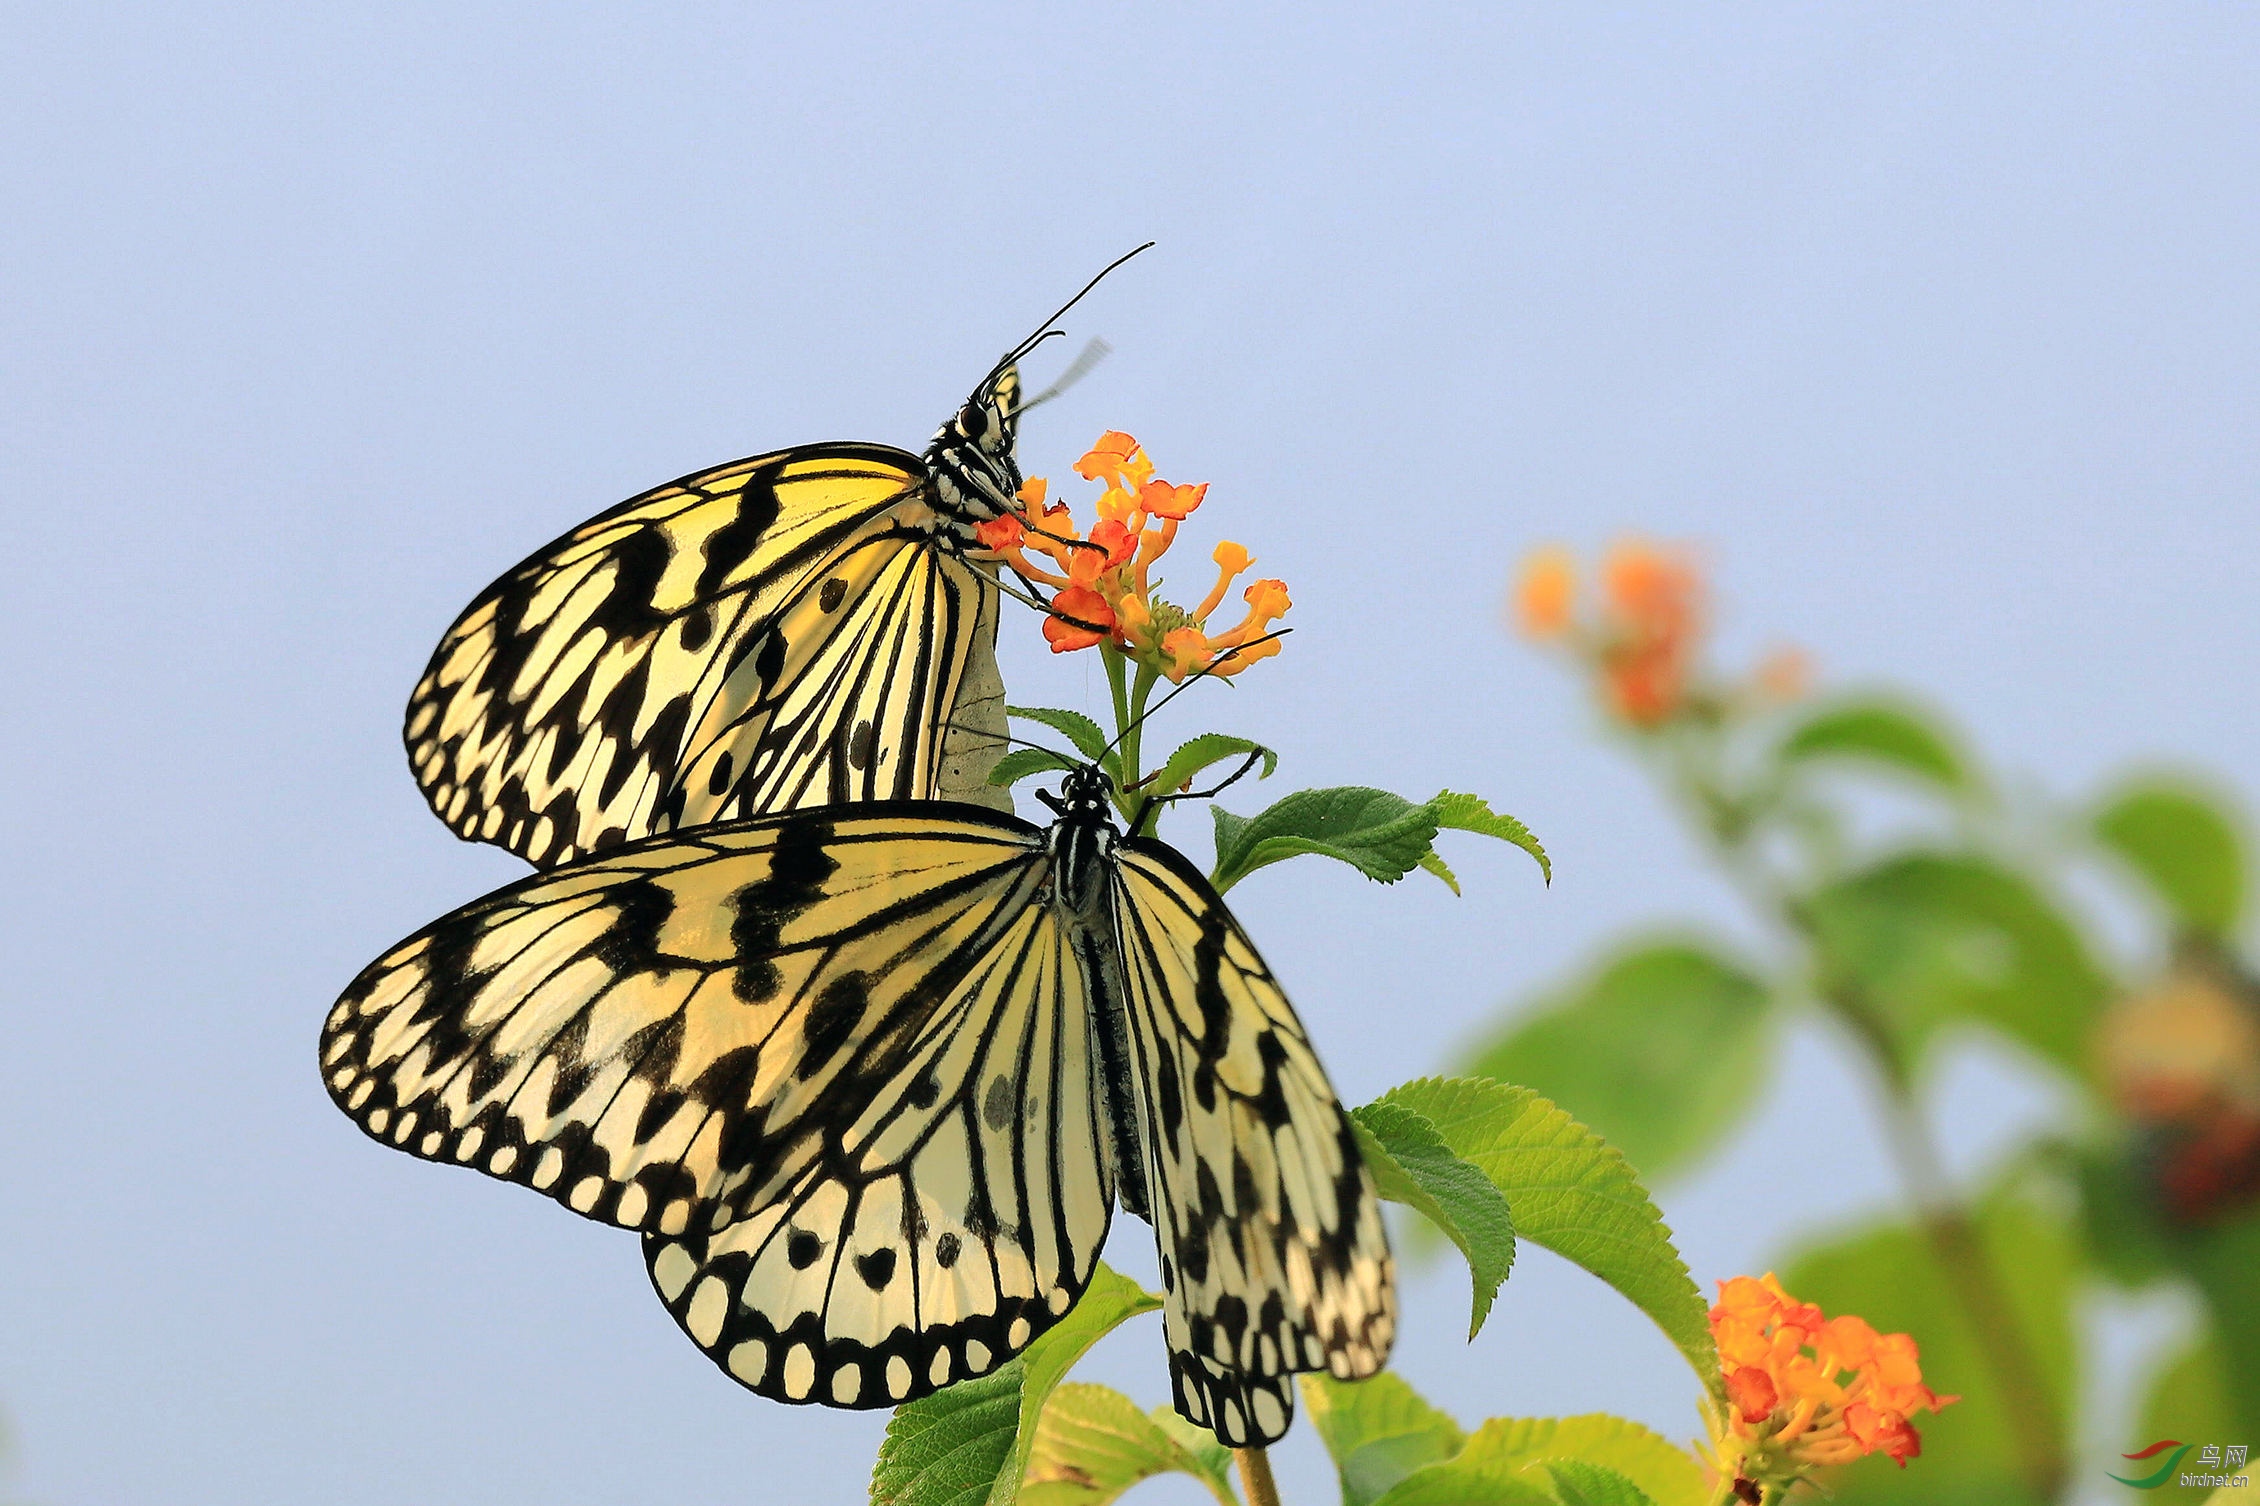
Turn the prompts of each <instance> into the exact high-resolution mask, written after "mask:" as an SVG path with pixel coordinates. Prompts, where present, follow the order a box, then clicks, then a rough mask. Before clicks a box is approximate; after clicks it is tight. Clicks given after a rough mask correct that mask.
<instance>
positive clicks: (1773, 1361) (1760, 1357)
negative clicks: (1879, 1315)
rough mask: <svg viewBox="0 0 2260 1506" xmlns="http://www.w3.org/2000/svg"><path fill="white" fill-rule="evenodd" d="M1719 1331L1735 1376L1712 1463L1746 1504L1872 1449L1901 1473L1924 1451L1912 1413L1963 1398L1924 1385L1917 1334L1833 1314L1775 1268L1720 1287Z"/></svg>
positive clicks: (1725, 1361) (1724, 1364)
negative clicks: (1795, 1293) (1785, 1283)
mask: <svg viewBox="0 0 2260 1506" xmlns="http://www.w3.org/2000/svg"><path fill="white" fill-rule="evenodd" d="M1711 1337H1712V1338H1713V1339H1714V1340H1716V1341H1717V1343H1718V1351H1719V1368H1720V1370H1721V1372H1722V1373H1723V1374H1724V1375H1725V1378H1726V1405H1725V1407H1724V1408H1723V1409H1714V1415H1713V1417H1712V1420H1711V1449H1710V1452H1711V1457H1712V1463H1713V1464H1714V1465H1715V1466H1716V1467H1717V1468H1718V1470H1719V1473H1720V1475H1721V1477H1722V1478H1726V1479H1731V1480H1732V1481H1733V1482H1734V1489H1735V1491H1736V1493H1737V1494H1738V1495H1740V1496H1741V1497H1742V1498H1743V1499H1745V1500H1750V1501H1757V1500H1761V1499H1763V1500H1772V1499H1775V1498H1776V1497H1778V1495H1779V1493H1780V1492H1781V1491H1782V1490H1784V1489H1786V1488H1787V1487H1788V1486H1789V1485H1790V1484H1792V1483H1794V1482H1795V1481H1797V1480H1800V1479H1803V1478H1804V1477H1805V1476H1806V1475H1807V1474H1809V1473H1810V1472H1811V1471H1813V1470H1815V1469H1820V1468H1824V1467H1826V1466H1829V1465H1836V1464H1849V1463H1851V1462H1852V1461H1853V1460H1855V1459H1859V1458H1862V1457H1864V1456H1866V1455H1868V1454H1873V1453H1883V1454H1888V1455H1890V1457H1891V1458H1892V1459H1893V1460H1894V1461H1896V1462H1897V1463H1898V1465H1899V1466H1900V1468H1902V1469H1904V1468H1905V1467H1906V1465H1907V1461H1908V1460H1909V1459H1912V1458H1915V1457H1916V1456H1918V1455H1920V1454H1921V1453H1922V1451H1923V1441H1922V1435H1921V1434H1919V1433H1917V1432H1916V1431H1915V1426H1914V1423H1913V1422H1912V1421H1911V1420H1910V1419H1911V1418H1912V1417H1913V1416H1914V1414H1916V1413H1917V1412H1926V1411H1927V1412H1935V1411H1937V1410H1938V1409H1939V1408H1940V1407H1943V1406H1946V1405H1948V1404H1949V1403H1951V1402H1955V1401H1959V1400H1960V1399H1961V1398H1960V1397H1956V1396H1939V1395H1937V1394H1935V1393H1934V1392H1932V1391H1931V1389H1930V1388H1929V1387H1927V1386H1925V1385H1924V1384H1923V1376H1922V1367H1921V1364H1920V1363H1919V1358H1918V1355H1917V1353H1916V1349H1915V1341H1914V1340H1913V1339H1912V1338H1910V1337H1908V1336H1907V1335H1906V1334H1903V1333H1877V1332H1876V1331H1875V1329H1874V1328H1872V1327H1870V1326H1869V1325H1868V1323H1867V1322H1866V1320H1864V1319H1861V1318H1857V1317H1853V1316H1851V1315H1849V1314H1846V1315H1844V1316H1841V1317H1835V1318H1830V1317H1826V1316H1824V1315H1823V1314H1822V1312H1821V1310H1820V1308H1818V1307H1816V1306H1814V1305H1813V1304H1812V1303H1810V1302H1800V1301H1799V1300H1797V1299H1796V1298H1795V1297H1792V1296H1790V1295H1789V1293H1787V1292H1785V1291H1783V1290H1782V1287H1781V1283H1780V1282H1779V1281H1777V1280H1775V1279H1774V1276H1773V1273H1772V1272H1770V1271H1769V1272H1767V1273H1766V1274H1765V1275H1764V1276H1758V1277H1752V1276H1736V1277H1734V1278H1732V1279H1731V1280H1727V1281H1722V1282H1720V1283H1719V1301H1718V1305H1717V1306H1716V1307H1713V1308H1712V1309H1711Z"/></svg>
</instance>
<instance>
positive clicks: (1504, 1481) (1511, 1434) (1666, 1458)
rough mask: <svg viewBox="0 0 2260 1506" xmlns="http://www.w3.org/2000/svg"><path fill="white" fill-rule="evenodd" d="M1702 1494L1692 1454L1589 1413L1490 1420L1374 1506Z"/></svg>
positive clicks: (1669, 1499) (1654, 1505)
mask: <svg viewBox="0 0 2260 1506" xmlns="http://www.w3.org/2000/svg"><path fill="white" fill-rule="evenodd" d="M1708 1494H1709V1492H1708V1490H1707V1489H1706V1487H1705V1484H1704V1478H1703V1470H1702V1468H1701V1466H1699V1465H1698V1464H1697V1463H1696V1462H1695V1460H1694V1459H1693V1458H1692V1457H1691V1456H1690V1455H1688V1454H1687V1453H1685V1452H1684V1451H1682V1450H1680V1449H1677V1448H1674V1447H1673V1446H1672V1445H1671V1444H1669V1443H1667V1442H1665V1441H1664V1440H1663V1439H1662V1438H1660V1437H1658V1436H1657V1435H1656V1434H1654V1433H1652V1432H1650V1431H1649V1430H1648V1429H1646V1428H1644V1427H1642V1426H1641V1425H1640V1424H1638V1423H1636V1422H1629V1421H1627V1420H1626V1419H1624V1418H1622V1417H1608V1416H1604V1415H1601V1414H1599V1413H1594V1414H1590V1415H1587V1416H1583V1417H1537V1418H1520V1417H1494V1418H1492V1419H1491V1420H1490V1421H1489V1422H1486V1423H1485V1424H1483V1426H1482V1427H1480V1428H1477V1429H1476V1430H1475V1433H1474V1436H1472V1437H1470V1438H1469V1439H1468V1440H1467V1442H1466V1444H1465V1445H1464V1446H1463V1447H1462V1448H1461V1449H1460V1450H1459V1452H1458V1453H1456V1454H1454V1455H1453V1456H1452V1457H1450V1458H1449V1459H1445V1460H1442V1461H1439V1462H1437V1463H1434V1464H1429V1465H1426V1466H1424V1467H1422V1468H1420V1469H1417V1470H1414V1471H1413V1472H1411V1473H1410V1474H1408V1475H1406V1476H1405V1477H1404V1478H1403V1479H1402V1480H1400V1481H1398V1482H1397V1484H1395V1485H1394V1486H1392V1487H1391V1488H1390V1490H1389V1491H1388V1493H1387V1494H1385V1495H1383V1496H1381V1497H1380V1498H1379V1500H1378V1501H1376V1502H1375V1503H1373V1506H1469V1503H1484V1502H1503V1503H1510V1506H1522V1503H1525V1502H1545V1503H1548V1506H1703V1502H1704V1501H1705V1500H1706V1499H1707V1497H1708ZM1350 1506H1357V1503H1350Z"/></svg>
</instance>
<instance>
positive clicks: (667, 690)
mask: <svg viewBox="0 0 2260 1506" xmlns="http://www.w3.org/2000/svg"><path fill="white" fill-rule="evenodd" d="M931 497H932V491H931V475H930V473H929V469H928V467H927V465H926V462H924V461H922V460H920V459H919V458H918V457H916V456H913V455H910V454H908V453H906V452H904V451H901V450H896V449H892V448H890V447H887V446H884V445H810V446H803V447H801V448H798V449H793V450H785V451H779V452H778V453H776V454H773V455H766V456H760V457H757V458H755V459H752V460H745V461H737V462H734V463H732V464H730V465H726V466H721V467H717V468H715V469H713V470H710V471H706V472H702V473H700V474H699V475H695V476H691V477H687V478H685V479H684V480H681V481H678V482H674V483H671V484H670V485H667V486H663V487H660V488H658V489H656V490H654V491H651V492H648V493H645V494H644V495H643V496H640V497H636V498H632V499H630V500H629V501H627V502H624V503H622V504H621V505H620V506H618V507H616V508H614V509H612V510H611V511H609V512H607V513H605V514H603V515H602V516H600V517H598V518H595V519H593V520H591V521H590V522H588V523H586V524H583V525H582V526H581V527H579V528H577V529H575V530H574V531H573V532H571V533H569V534H567V535H566V536H565V537H564V538H562V539H559V540H558V541H556V542H555V543H553V544H552V545H550V546H549V547H548V548H546V549H544V550H542V551H540V552H539V553H537V554H536V555H534V556H533V557H532V558H531V559H529V560H527V561H526V562H525V563H523V564H521V565H519V566H518V567H517V568H516V569H515V570H512V571H511V572H510V573H509V574H508V575H505V576H504V577H503V578H502V579H501V580H499V581H497V582H496V583H495V584H494V585H492V586H490V587H489V588H488V589H487V591H486V592H485V593H483V594H482V595H481V596H480V597H479V599H478V600H477V601H476V602H474V603H473V604H472V605H471V607H470V608H469V609H468V610H466V611H465V612H464V613H463V615H462V616H461V617H460V618H458V619H457V621H456V623H455V625H454V626H453V627H452V628H450V629H449V630H448V632H447V635H446V636H445V637H444V638H443V639H442V640H441V642H440V645H439V648H438V649H437V650H436V651H435V652H434V653H433V655H432V659H431V663H430V665H429V666H428V667H427V669H426V670H425V673H424V677H423V679H422V680H421V681H420V682H419V683H418V684H417V686H416V689H415V692H414V694H413V695H412V696H411V697H410V700H409V705H408V714H407V719H406V722H405V725H404V729H403V735H404V739H405V741H406V743H407V747H408V755H409V762H410V765H411V766H412V767H413V769H414V770H415V773H416V779H417V783H418V784H419V785H420V786H422V788H423V790H424V793H425V797H426V799H427V800H429V802H430V803H431V806H432V809H433V810H434V811H435V812H436V813H437V814H438V815H439V816H440V817H441V819H442V820H444V821H446V822H447V824H448V825H449V826H450V827H452V828H453V829H454V830H455V831H456V833H457V834H458V835H460V836H463V837H465V838H467V839H472V840H478V841H489V842H495V843H497V844H499V845H501V846H504V847H507V848H509V849H510V850H511V851H513V852H516V853H518V854H519V855H520V856H522V857H525V858H527V859H528V860H529V861H532V862H535V863H542V864H548V863H557V862H563V861H566V860H568V859H570V858H571V857H573V856H575V855H577V854H579V853H582V852H585V851H592V850H598V849H602V848H605V847H609V846H612V845H616V844H618V843H621V842H625V841H631V840H634V839H637V838H640V837H643V836H646V835H648V834H650V833H652V832H654V831H662V830H666V829H668V828H670V827H674V826H687V825H693V824H696V823H698V822H701V821H705V820H710V819H714V818H716V817H718V816H720V815H722V814H724V813H725V812H726V811H729V812H735V813H746V814H764V813H769V812H775V811H782V810H785V809H790V808H794V807H796V806H798V805H801V804H809V803H817V802H824V801H833V800H849V799H880V798H889V797H896V796H913V795H923V794H925V793H927V792H928V790H929V789H930V788H931V782H932V778H933V771H934V766H935V764H936V762H937V761H938V759H939V757H940V742H941V733H942V724H943V722H944V720H945V719H946V717H947V715H948V707H949V705H950V702H951V699H952V698H953V697H954V695H955V693H956V686H957V680H958V677H959V675H960V674H962V672H963V669H964V666H965V662H966V659H967V656H968V654H969V653H970V651H971V648H972V644H973V637H972V635H973V633H974V631H975V627H976V624H977V622H978V621H979V619H980V617H981V608H982V604H983V600H984V595H985V593H989V592H993V590H994V586H993V583H992V582H991V581H990V580H989V578H988V577H987V576H986V575H985V574H984V573H983V572H982V571H980V570H978V569H976V568H975V567H974V566H972V565H970V564H968V563H967V562H966V561H965V560H964V559H963V558H962V556H961V555H960V553H959V552H958V551H957V549H956V548H955V547H954V543H953V538H954V536H952V535H950V534H949V533H948V531H947V530H943V531H940V532H937V531H936V529H935V527H934V523H935V518H934V514H933V513H932V511H931V509H930V507H929V502H930V501H931ZM850 644H853V645H856V646H857V647H856V648H855V649H854V650H853V651H850V650H849V649H848V647H847V645H850Z"/></svg>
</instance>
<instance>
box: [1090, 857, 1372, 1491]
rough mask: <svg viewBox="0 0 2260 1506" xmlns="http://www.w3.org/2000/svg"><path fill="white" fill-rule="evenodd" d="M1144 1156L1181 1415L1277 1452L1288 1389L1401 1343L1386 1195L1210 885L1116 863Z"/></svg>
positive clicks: (1143, 865) (1128, 861)
mask: <svg viewBox="0 0 2260 1506" xmlns="http://www.w3.org/2000/svg"><path fill="white" fill-rule="evenodd" d="M1116 859H1117V861H1116V868H1115V879H1114V903H1115V929H1116V934H1117V937H1118V939H1119V942H1120V945H1121V949H1122V963H1123V978H1124V986H1125V988H1126V989H1127V991H1128V1000H1127V1004H1128V1014H1129V1023H1130V1054H1131V1061H1132V1068H1133V1071H1132V1076H1133V1078H1134V1080H1135V1083H1136V1087H1137V1091H1138V1097H1139V1104H1140V1114H1139V1126H1138V1129H1139V1146H1140V1151H1141V1154H1142V1156H1143V1159H1144V1162H1145V1166H1146V1168H1147V1182H1148V1186H1149V1189H1150V1195H1151V1198H1152V1202H1153V1222H1154V1235H1155V1239H1156V1242H1157V1243H1158V1244H1159V1245H1160V1248H1161V1279H1162V1292H1163V1296H1164V1302H1163V1307H1162V1318H1163V1324H1164V1332H1165V1334H1166V1337H1167V1340H1168V1344H1169V1350H1170V1380H1171V1387H1172V1390H1173V1392H1174V1399H1175V1401H1176V1404H1177V1410H1178V1412H1179V1413H1180V1414H1182V1415H1183V1416H1184V1417H1185V1418H1186V1420H1188V1421H1190V1422H1193V1423H1196V1424H1198V1425H1200V1426H1203V1427H1207V1428H1210V1429H1212V1430H1214V1432H1215V1433H1216V1435H1217V1437H1218V1438H1219V1439H1221V1440H1222V1441H1223V1442H1225V1443H1226V1444H1228V1445H1230V1446H1232V1447H1235V1448H1240V1447H1246V1446H1248V1445H1250V1444H1260V1443H1271V1442H1274V1441H1276V1440H1278V1439H1279V1438H1281V1437H1283V1436H1284V1435H1285V1434H1286V1432H1287V1425H1288V1423H1289V1422H1290V1421H1291V1420H1292V1418H1293V1416H1294V1392H1293V1389H1292V1384H1293V1383H1292V1380H1291V1379H1290V1377H1291V1376H1292V1374H1293V1373H1294V1372H1296V1371H1301V1370H1326V1371H1329V1372H1331V1373H1332V1374H1334V1375H1336V1376H1339V1377H1341V1378H1342V1379H1345V1380H1351V1379H1356V1378H1359V1377H1362V1376H1368V1375H1372V1374H1374V1373H1375V1372H1376V1371H1378V1370H1379V1369H1380V1368H1381V1367H1382V1365H1383V1363H1384V1362H1386V1361H1387V1359H1388V1357H1389V1345H1390V1342H1391V1340H1392V1339H1393V1338H1394V1336H1395V1332H1396V1293H1395V1286H1394V1274H1393V1266H1392V1263H1391V1260H1390V1256H1389V1245H1388V1240H1387V1237H1386V1235H1385V1234H1384V1232H1383V1230H1382V1225H1381V1208H1380V1204H1379V1202H1378V1201H1377V1199H1376V1197H1375V1194H1374V1190H1373V1180H1372V1178H1371V1176H1369V1175H1368V1174H1367V1172H1366V1169H1365V1163H1364V1161H1363V1160H1362V1159H1361V1158H1360V1156H1359V1153H1358V1148H1357V1140H1356V1138H1355V1136H1354V1134H1353V1133H1352V1130H1351V1127H1350V1120H1349V1116H1348V1115H1347V1114H1346V1113H1344V1112H1343V1110H1342V1106H1341V1104H1340V1102H1339V1101H1337V1099H1336V1098H1335V1096H1334V1089H1333V1087H1332V1085H1331V1084H1329V1083H1328V1081H1327V1079H1326V1072H1325V1070H1324V1069H1323V1068H1322V1067H1320V1066H1319V1063H1318V1058H1317V1056H1316V1055H1315V1054H1313V1052H1312V1050H1311V1045H1310V1039H1309V1037H1308V1036H1306V1035H1305V1034H1304V1033H1303V1028H1302V1025H1301V1023H1300V1022H1299V1021H1298V1020H1297V1019H1296V1018H1295V1012H1294V1009H1293V1008H1292V1007H1291V1006H1290V1005H1289V1004H1288V1002H1287V996H1286V994H1285V993H1284V992H1283V991H1282V990H1281V989H1280V987H1279V984H1278V982H1277V981H1276V980H1275V979H1273V977H1272V976H1271V973H1270V970H1269V969H1267V968H1266V967H1265V966H1264V963H1263V959H1262V958H1261V957H1259V956H1258V955H1257V954H1256V949H1255V946H1254V944H1253V943H1252V942H1250V941H1249V940H1248V937H1247V933H1246V932H1244V931H1242V930H1241V929H1240V926H1239V923H1238V922H1237V921H1235V920H1234V919H1233V918H1232V914H1231V912H1230V911H1229V910H1227V909H1226V908H1225V907H1224V901H1223V900H1222V899H1221V898H1220V897H1219V896H1218V895H1217V893H1216V891H1215V890H1214V889H1213V888H1211V887H1210V886H1209V884H1208V881H1207V880H1206V879H1204V878H1202V877H1201V875H1200V873H1199V872H1198V871H1197V870H1196V869H1194V868H1193V866H1192V865H1191V864H1189V863H1188V862H1186V861H1185V859H1184V858H1182V857H1180V856H1179V855H1178V854H1177V853H1175V852H1174V851H1172V850H1170V849H1169V848H1167V847H1164V846H1162V845H1161V844H1160V843H1158V842H1151V841H1126V842H1123V843H1122V844H1120V845H1119V846H1118V847H1117V848H1116Z"/></svg>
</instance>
